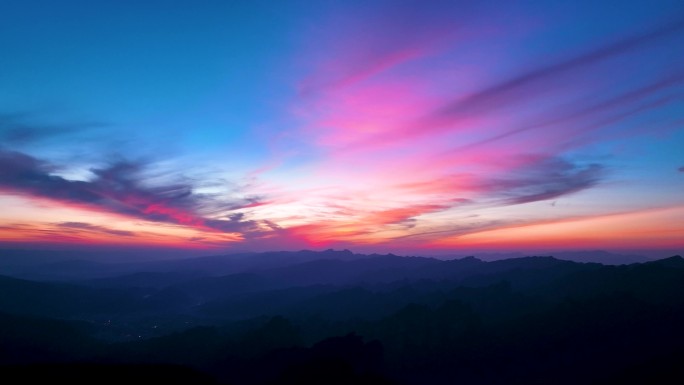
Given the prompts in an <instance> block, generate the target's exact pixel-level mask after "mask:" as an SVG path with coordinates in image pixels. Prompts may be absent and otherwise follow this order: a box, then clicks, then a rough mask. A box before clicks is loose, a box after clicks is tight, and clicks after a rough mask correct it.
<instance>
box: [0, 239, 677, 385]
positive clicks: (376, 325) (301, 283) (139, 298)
mask: <svg viewBox="0 0 684 385" xmlns="http://www.w3.org/2000/svg"><path fill="white" fill-rule="evenodd" d="M8 261H9V260H6V261H5V263H4V264H3V263H0V266H2V267H0V272H1V273H2V274H4V275H2V276H0V365H1V366H2V368H0V370H3V374H5V375H12V376H14V375H16V376H18V377H16V378H23V379H26V380H28V381H29V382H34V381H36V382H37V381H47V380H50V381H55V380H64V381H65V382H67V383H72V384H79V383H93V382H98V383H125V382H127V381H136V382H143V381H144V382H159V383H166V384H186V383H187V384H211V383H217V384H236V385H237V384H245V385H246V384H254V385H257V384H264V385H266V384H274V385H275V384H407V385H409V384H416V385H418V384H421V385H422V384H534V383H540V384H578V383H584V384H629V383H635V384H636V383H638V384H644V383H648V384H670V383H671V384H680V383H684V367H683V366H682V365H681V362H682V359H683V358H684V331H683V330H682V327H681V325H684V295H682V293H684V259H682V258H681V257H680V256H675V257H671V258H666V259H662V260H658V261H653V262H647V263H634V264H629V265H619V266H609V265H602V264H598V263H577V262H570V261H564V260H559V259H555V258H552V257H526V258H517V259H508V260H501V261H496V262H484V261H481V260H479V259H476V258H464V259H458V260H449V261H442V260H436V259H431V258H419V257H398V256H394V255H358V254H353V253H351V252H348V251H325V252H318V253H317V252H297V253H285V252H279V253H262V254H249V253H246V254H241V255H234V256H217V257H206V258H198V259H192V260H190V259H188V260H176V261H164V262H146V263H128V264H116V265H114V264H104V263H95V262H88V261H68V260H63V261H60V262H54V261H50V260H44V259H41V260H40V262H36V263H24V264H22V263H16V261H15V262H12V261H9V262H8Z"/></svg>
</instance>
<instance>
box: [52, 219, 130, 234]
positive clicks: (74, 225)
mask: <svg viewBox="0 0 684 385" xmlns="http://www.w3.org/2000/svg"><path fill="white" fill-rule="evenodd" d="M56 225H57V226H59V227H61V228H66V229H77V230H87V231H93V232H97V233H105V234H110V235H116V236H120V237H134V236H135V233H134V232H132V231H126V230H114V229H108V228H106V227H104V226H98V225H93V224H90V223H85V222H62V223H57V224H56Z"/></svg>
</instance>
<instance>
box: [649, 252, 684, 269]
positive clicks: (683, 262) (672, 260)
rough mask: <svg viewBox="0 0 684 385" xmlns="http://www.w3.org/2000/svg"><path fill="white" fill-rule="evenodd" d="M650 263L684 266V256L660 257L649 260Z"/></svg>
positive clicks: (676, 266)
mask: <svg viewBox="0 0 684 385" xmlns="http://www.w3.org/2000/svg"><path fill="white" fill-rule="evenodd" d="M649 264H655V265H660V266H667V267H675V268H684V258H682V256H681V255H675V256H672V257H669V258H663V259H659V260H657V261H653V262H649Z"/></svg>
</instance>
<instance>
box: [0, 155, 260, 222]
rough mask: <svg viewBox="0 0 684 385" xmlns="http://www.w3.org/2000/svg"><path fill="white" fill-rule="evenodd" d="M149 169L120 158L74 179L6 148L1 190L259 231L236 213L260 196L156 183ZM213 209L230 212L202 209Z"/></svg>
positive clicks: (145, 215)
mask: <svg viewBox="0 0 684 385" xmlns="http://www.w3.org/2000/svg"><path fill="white" fill-rule="evenodd" d="M144 168H145V164H142V163H136V162H126V161H118V162H115V163H112V164H111V165H110V166H108V167H106V168H93V169H92V170H91V172H92V174H93V176H92V178H91V179H89V180H69V179H65V178H64V177H61V176H59V175H56V174H54V171H55V169H56V168H55V166H53V165H52V164H50V163H49V162H46V161H42V160H39V159H37V158H34V157H31V156H29V155H26V154H23V153H19V152H12V151H0V169H1V170H2V171H1V172H0V190H2V191H4V192H10V193H16V194H20V195H29V196H34V197H38V198H44V199H51V200H55V201H60V202H63V203H65V204H75V205H81V206H87V207H88V208H90V209H94V210H99V211H104V212H110V213H116V214H121V215H124V216H130V217H136V218H141V219H144V220H148V221H158V222H167V223H175V224H179V225H185V226H191V227H198V228H205V229H207V230H212V229H213V230H218V231H224V232H241V233H248V232H250V231H252V230H256V227H257V226H256V223H255V222H253V221H250V220H247V219H245V218H244V214H243V213H234V212H233V213H231V212H230V211H231V210H237V209H240V208H245V207H251V206H254V205H255V204H256V203H257V202H256V200H255V198H253V197H249V198H244V199H235V200H224V199H217V198H216V197H213V196H210V195H206V194H205V195H203V194H196V193H194V192H193V186H192V185H190V184H188V183H181V182H177V183H164V184H161V183H159V184H152V183H149V181H147V180H146V174H145V173H144ZM207 208H210V209H212V210H214V211H215V210H217V209H224V210H225V211H227V212H226V213H225V215H223V216H222V217H213V218H207V217H204V216H202V214H201V212H202V210H204V209H207ZM72 225H73V224H72ZM72 227H73V226H72Z"/></svg>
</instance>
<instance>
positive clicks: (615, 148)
mask: <svg viewBox="0 0 684 385" xmlns="http://www.w3.org/2000/svg"><path fill="white" fill-rule="evenodd" d="M0 52H1V53H2V54H1V56H0V247H38V248H44V249H45V248H50V247H69V246H78V247H84V246H92V247H122V248H127V247H160V248H168V247H173V248H183V249H201V250H207V251H214V250H222V251H230V250H255V251H261V250H296V249H303V248H309V249H322V248H336V249H337V248H349V249H351V250H354V251H359V252H370V251H377V252H416V253H420V252H422V253H433V252H444V251H470V250H523V251H537V250H573V249H605V250H647V249H648V250H659V249H663V250H664V249H667V250H684V2H682V1H681V0H675V1H653V0H651V1H598V2H597V1H573V2H557V1H547V2H543V1H542V2H538V1H501V2H481V1H472V2H469V1H433V0H429V1H425V0H423V1H400V0H396V1H394V0H392V1H369V0H364V1H351V0H345V1H323V0H321V1H312V0H309V1H230V2H228V1H215V2H213V1H185V2H184V1H68V0H65V1H47V0H44V1H30V0H22V1H14V0H6V1H2V2H1V3H0Z"/></svg>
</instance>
